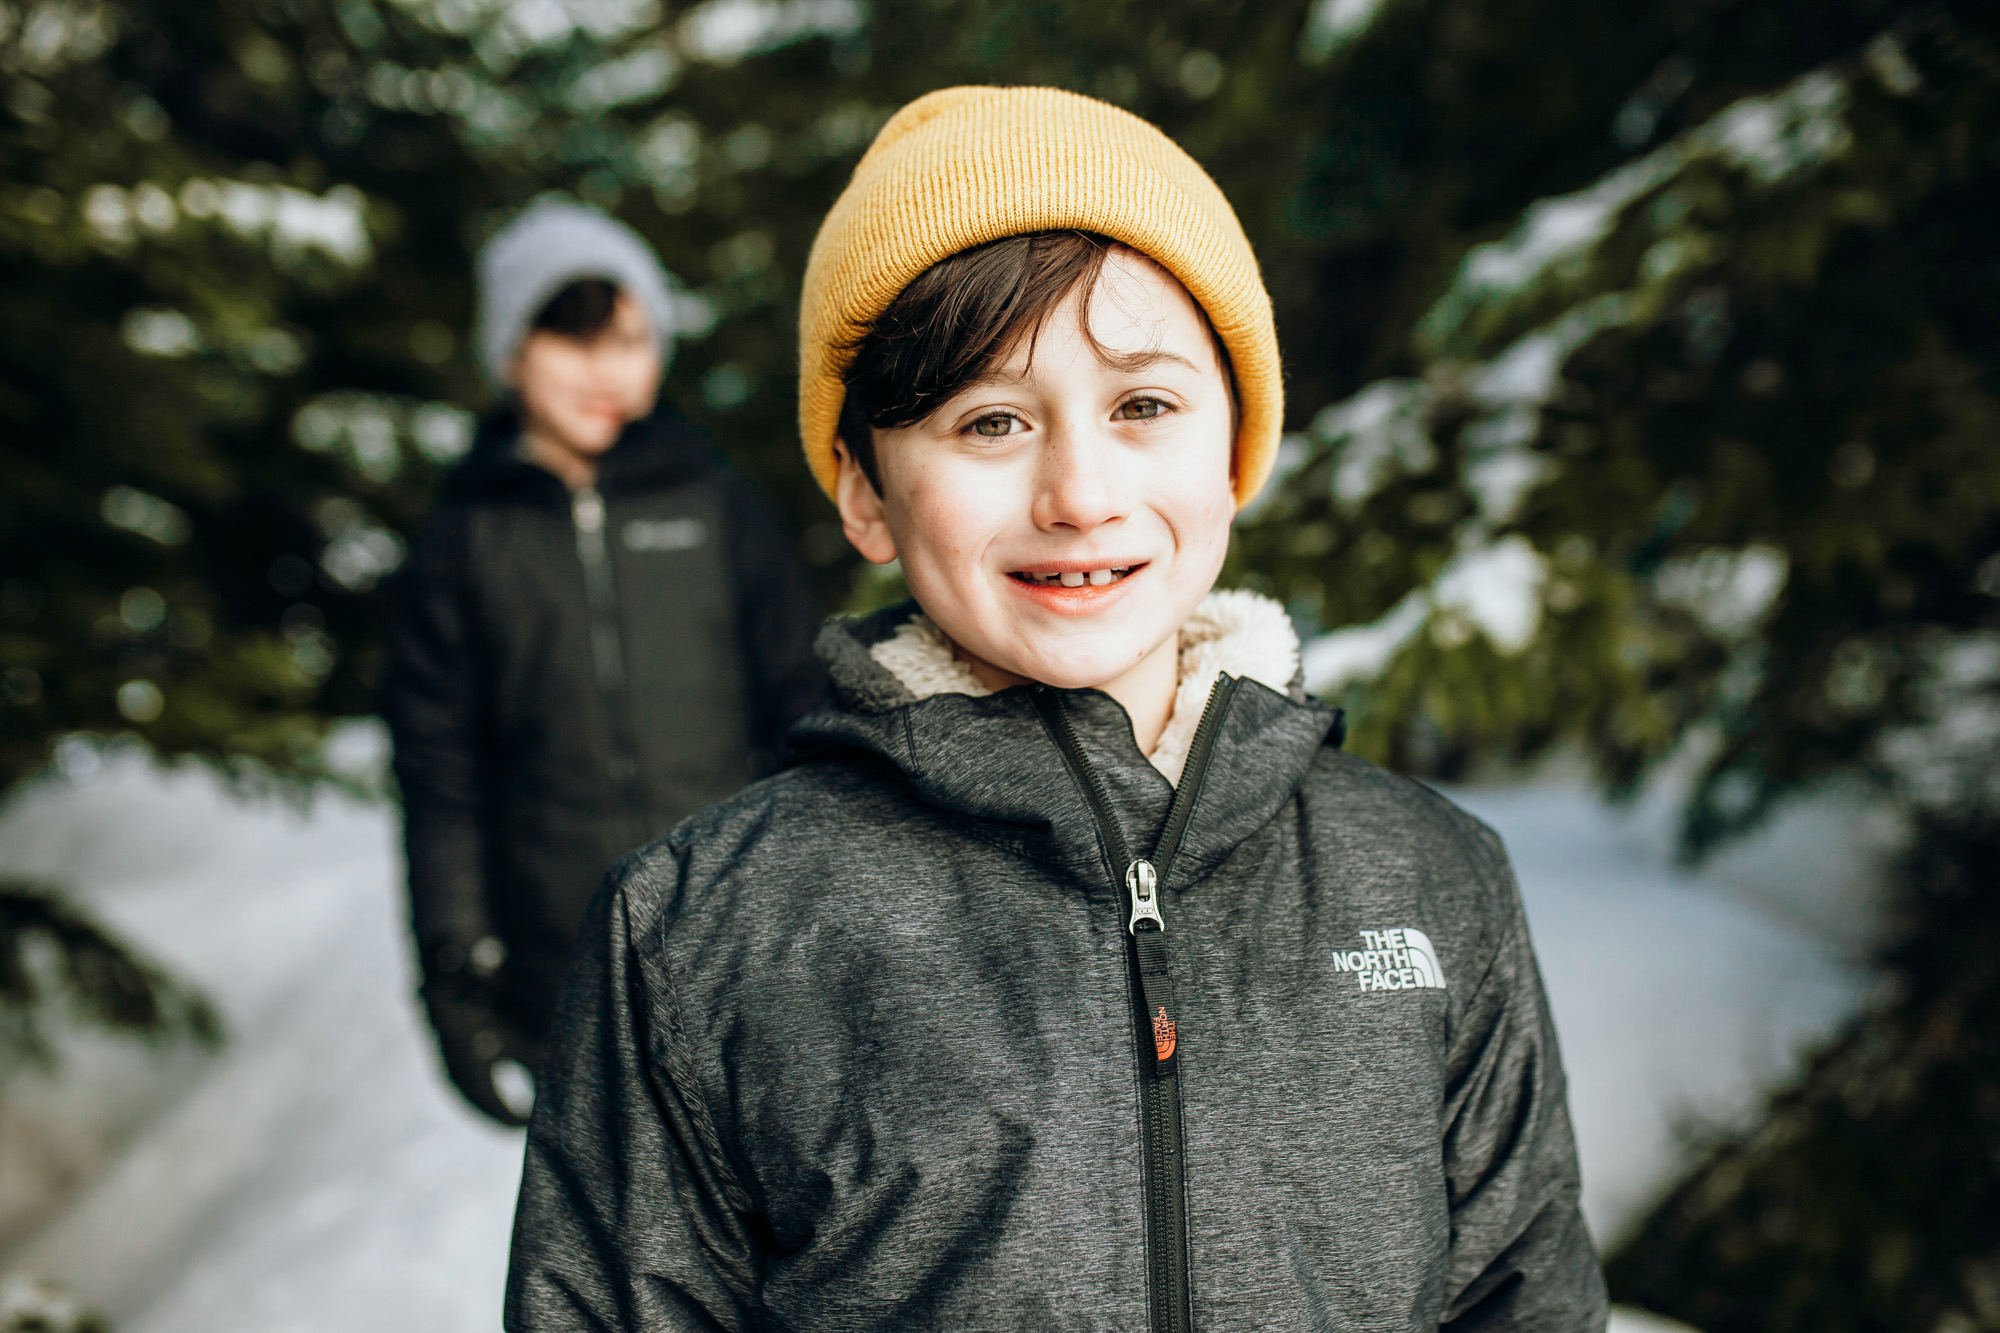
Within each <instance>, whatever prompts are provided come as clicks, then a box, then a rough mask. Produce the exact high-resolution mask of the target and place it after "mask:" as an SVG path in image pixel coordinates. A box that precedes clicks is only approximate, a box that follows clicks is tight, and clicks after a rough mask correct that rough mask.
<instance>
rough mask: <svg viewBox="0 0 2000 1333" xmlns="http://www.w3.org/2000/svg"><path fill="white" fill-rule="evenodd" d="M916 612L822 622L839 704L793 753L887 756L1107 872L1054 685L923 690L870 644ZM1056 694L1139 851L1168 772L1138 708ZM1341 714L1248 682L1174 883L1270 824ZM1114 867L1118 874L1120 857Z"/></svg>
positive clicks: (902, 771)
mask: <svg viewBox="0 0 2000 1333" xmlns="http://www.w3.org/2000/svg"><path fill="white" fill-rule="evenodd" d="M916 610H917V608H916V604H915V603H914V602H904V603H901V604H899V605H897V606H892V607H888V608H886V609H884V610H882V611H878V612H876V613H874V614H873V615H869V616H865V617H861V618H858V619H849V618H844V617H843V618H837V619H834V620H831V621H829V622H828V623H827V625H826V627H825V628H824V629H822V630H821V631H820V636H819V641H818V643H817V645H816V648H817V651H818V653H819V656H820V660H821V661H822V662H823V663H824V664H825V666H826V669H827V674H828V676H829V678H830V679H831V681H832V683H833V687H834V702H833V704H832V705H831V706H830V707H828V708H825V709H822V710H821V711H820V712H817V713H814V714H813V715H811V716H810V717H807V718H806V719H805V720H804V721H802V722H800V723H799V724H798V725H797V726H796V727H794V728H793V730H792V733H791V737H790V740H791V744H792V747H793V752H794V754H795V755H796V756H797V757H798V758H799V760H800V761H802V762H810V761H811V760H812V759H814V758H815V757H830V756H835V755H840V756H842V757H845V758H848V759H850V760H853V759H859V760H860V761H861V762H863V763H868V764H873V765H877V766H886V768H887V769H889V770H892V771H893V774H894V776H895V778H896V780H899V781H901V782H902V783H904V784H905V785H906V786H907V787H908V788H909V789H910V790H911V791H912V793H914V794H915V796H916V797H917V798H918V799H919V800H921V801H922V802H924V803H925V804H926V805H930V806H933V807H935V808H937V809H938V810H940V811H942V812H944V813H945V814H947V815H948V816H950V817H952V818H954V819H956V820H959V821H964V822H965V824H966V831H967V833H968V834H969V835H970V836H973V837H978V838H981V839H982V840H984V841H987V842H997V843H999V844H1001V845H1003V846H1006V847H1008V848H1009V849H1010V850H1013V851H1015V852H1018V853H1019V854H1021V855H1023V856H1026V857H1029V858H1030V859H1032V860H1035V861H1038V862H1042V863H1045V864H1050V865H1059V866H1062V867H1064V868H1066V869H1068V870H1070V871H1071V872H1072V873H1074V874H1077V875H1079V876H1083V877H1093V876H1099V875H1102V874H1104V873H1106V872H1107V871H1108V870H1110V869H1111V867H1110V863H1109V859H1108V855H1109V854H1108V851H1107V849H1105V847H1104V846H1103V844H1102V840H1101V839H1100V837H1099V834H1098V830H1097V825H1096V823H1095V821H1094V819H1093V817H1092V814H1091V811H1090V808H1089V806H1088V804H1087V803H1086V802H1085V800H1084V797H1083V793H1082V791H1081V789H1080V788H1079V787H1078V785H1077V782H1076V780H1075V779H1074V778H1073V777H1072V776H1071V774H1070V772H1069V770H1068V769H1067V767H1066V766H1065V764H1064V761H1063V757H1062V751H1061V750H1060V749H1059V748H1058V747H1057V745H1056V742H1055V739H1054V738H1053V737H1052V736H1051V735H1050V734H1049V732H1048V729H1047V727H1046V726H1045V725H1044V724H1043V722H1042V719H1041V715H1040V713H1039V712H1038V711H1037V709H1036V706H1035V698H1034V695H1035V692H1037V691H1051V687H1050V686H1046V685H1024V686H1017V687H1015V688H1013V689H1007V690H1001V691H999V692H998V693H996V694H990V695H986V696H984V697H980V698H975V697H973V696H971V695H965V694H937V695H932V696H931V697H929V698H926V699H921V700H920V699H917V698H915V697H914V696H912V695H911V693H910V691H909V690H908V689H907V688H906V687H905V686H904V685H903V683H902V682H901V681H899V680H898V679H897V678H896V677H895V675H894V674H892V673H891V672H890V671H889V670H888V669H887V668H886V667H884V666H883V665H882V664H881V663H879V662H877V661H876V660H875V659H874V657H873V656H871V655H870V653H869V649H870V648H872V647H873V646H874V645H876V644H878V643H880V642H882V641H883V640H885V639H887V638H888V637H890V636H891V635H892V634H894V633H895V631H896V629H897V627H898V626H900V625H901V624H902V623H903V622H904V621H906V620H908V619H909V618H910V617H911V616H912V615H914V614H915V613H916ZM1052 692H1054V693H1057V694H1059V695H1060V696H1061V697H1062V700H1063V702H1064V704H1065V705H1066V706H1067V708H1068V710H1069V714H1070V717H1071V719H1072V720H1073V721H1074V723H1075V724H1076V730H1077V734H1078V737H1079V739H1080V740H1081V742H1082V745H1083V749H1084V751H1085V753H1086V756H1087V758H1088V762H1089V763H1090V765H1091V767H1092V769H1093V770H1094V771H1095V772H1096V773H1097V775H1098V777H1099V779H1100V780H1101V781H1102V782H1103V784H1104V786H1105V788H1106V789H1107V791H1108V792H1109V794H1110V796H1111V800H1112V804H1113V805H1114V807H1115V808H1116V810H1117V811H1118V816H1119V821H1120V824H1121V831H1122V833H1123V835H1124V839H1125V842H1126V844H1127V846H1128V847H1129V848H1130V849H1131V851H1132V854H1133V855H1134V856H1148V855H1150V854H1151V852H1152V848H1153V847H1154V845H1155V844H1156V843H1157V841H1158V839H1159V835H1160V830H1161V828H1162V826H1163V825H1164V823H1165V821H1166V815H1167V809H1168V806H1169V805H1170V804H1171V803H1172V800H1173V797H1174V788H1173V786H1172V784H1170V783H1169V782H1168V781H1167V779H1166V778H1165V777H1164V776H1163V775H1162V774H1161V773H1160V771H1159V770H1158V769H1156V768H1154V767H1153V766H1152V764H1151V763H1149V762H1148V761H1147V759H1146V756H1145V755H1144V754H1143V753H1142V752H1141V751H1140V749H1139V746H1138V742H1137V741H1136V740H1135V739H1134V737H1133V734H1132V722H1131V718H1130V717H1129V716H1128V715H1127V714H1126V712H1125V710H1124V708H1123V707H1121V706H1120V705H1119V704H1118V702H1117V701H1116V700H1114V699H1113V698H1111V696H1110V695H1108V694H1105V693H1104V692H1103V691H1101V690H1094V689H1090V690H1061V691H1052ZM1339 723H1340V710H1338V709H1336V708H1332V707H1329V706H1328V705H1326V704H1323V703H1320V702H1318V701H1317V700H1310V699H1307V700H1294V699H1291V698H1288V697H1286V696H1285V695H1283V694H1280V693H1278V692H1277V691H1275V690H1272V689H1269V688H1267V687H1266V686H1264V685H1261V684H1259V683H1258V682H1256V681H1253V680H1243V681H1240V682H1239V683H1238V684H1237V686H1236V688H1235V691H1234V694H1233V697H1232V699H1231V702H1230V704H1229V710H1228V714H1227V716H1226V717H1225V718H1224V719H1223V723H1222V727H1221V729H1220V731H1218V732H1217V734H1216V740H1215V747H1214V750H1213V754H1212V757H1211V759H1210V762H1209V764H1208V767H1207V770H1206V772H1205V774H1204V775H1202V776H1201V778H1200V781H1201V788H1200V790H1199V791H1198V793H1197V794H1196V805H1195V808H1194V813H1193V817H1192V819H1191V820H1190V821H1189V824H1188V829H1187V833H1186V836H1185V839H1184V840H1183V842H1182V844H1181V850H1180V856H1179V859H1178V860H1177V862H1176V865H1175V869H1174V871H1173V879H1174V881H1175V882H1177V883H1178V884H1182V885H1186V884H1190V883H1192V882H1193V881H1195V880H1196V879H1199V878H1200V877H1202V876H1204V875H1206V874H1207V873H1208V872H1209V871H1210V870H1212V869H1214V868H1215V867H1216V866H1217V865H1220V864H1221V863H1222V861H1223V860H1225V859H1226V858H1227V857H1228V855H1229V854H1230V852H1232V851H1233V850H1235V848H1236V847H1237V846H1238V845H1239V844H1240V843H1242V842H1243V840H1244V839H1246V838H1247V837H1249V836H1250V835H1251V834H1252V833H1254V832H1256V831H1257V830H1258V829H1260V828H1262V827H1263V826H1264V825H1265V824H1266V823H1268V822H1269V821H1270V820H1271V818H1272V817H1273V816H1274V815H1276V814H1277V812H1278V810H1279V808H1280V807H1281V806H1283V805H1284V804H1285V803H1286V802H1287V801H1290V800H1291V799H1293V796H1294V794H1295V793H1296V792H1297V791H1298V788H1299V784H1300V783H1301V782H1302V781H1303V780H1304V778H1305V776H1306V772H1307V770H1308V769H1310V768H1311V766H1312V763H1313V760H1314V758H1315V757H1316V756H1317V755H1318V753H1319V751H1320V749H1321V748H1322V747H1323V746H1326V745H1329V744H1332V745H1338V743H1339V736H1340V732H1339ZM1183 780H1187V779H1186V778H1184V779H1183ZM1116 870H1117V875H1118V876H1122V875H1123V873H1124V867H1122V866H1120V867H1117V868H1116ZM1098 882H1102V881H1098Z"/></svg>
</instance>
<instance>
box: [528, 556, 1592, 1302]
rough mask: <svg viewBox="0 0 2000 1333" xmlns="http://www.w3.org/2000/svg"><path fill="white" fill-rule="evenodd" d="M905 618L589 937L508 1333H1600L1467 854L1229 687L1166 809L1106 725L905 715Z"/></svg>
mask: <svg viewBox="0 0 2000 1333" xmlns="http://www.w3.org/2000/svg"><path fill="white" fill-rule="evenodd" d="M1223 596H1228V594H1223ZM1235 596H1238V597H1243V596H1247V594H1235ZM1204 605H1206V604H1204ZM1264 605H1265V606H1267V607H1269V608H1270V611H1271V613H1272V614H1274V615H1276V616H1279V617H1282V612H1281V611H1279V610H1278V609H1277V608H1276V607H1275V606H1272V605H1271V604H1269V603H1264ZM912 616H913V612H912V609H911V608H910V607H908V606H907V605H906V606H904V607H901V608H895V609H892V610H890V611H887V612H883V613H879V614H877V615H875V616H873V617H870V618H868V619H865V620H861V621H849V622H841V621H837V622H834V623H833V624H832V625H830V626H829V627H828V629H827V630H825V631H824V632H823V633H822V635H821V639H820V644H821V652H822V655H823V656H824V657H825V658H826V660H827V661H828V662H829V665H830V667H831V669H832V674H833V680H834V683H835V686H836V689H837V691H838V701H837V704H836V705H835V706H833V707H831V708H829V709H828V710H826V711H823V712H820V713H818V714H816V715H815V716H813V717H811V718H810V719H808V720H807V721H805V722H804V723H802V724H801V725H800V726H799V727H798V728H797V729H795V731H794V733H793V739H794V741H795V743H796V744H797V745H798V746H799V747H800V748H801V751H802V753H803V758H802V759H801V761H800V762H799V763H798V764H797V765H796V766H794V767H792V768H790V769H788V770H787V771H785V772H784V773H782V774H780V775H777V776H775V777H772V778H770V779H768V780H766V781H763V782H761V783H759V784H757V785H755V786H753V787H751V788H749V789H748V790H746V791H744V792H742V793H740V794H739V795H737V796H735V797H733V798H732V799H730V800H728V801H725V802H723V803H722V804H720V805H717V806H714V807H711V808H710V809H708V810H706V811H703V812H702V813H701V814H700V815H698V816H696V817H694V818H693V819H690V820H689V821H688V822H687V823H685V824H683V825H682V826H681V827H680V828H678V829H676V830H675V831H674V832H673V833H672V834H671V835H670V836H668V837H667V838H665V839H663V840H661V841H659V842H657V843H655V844H654V845H652V846H651V847H649V848H647V849H646V850H645V851H644V852H642V853H639V854H637V855H635V856H633V857H632V858H630V859H629V860H627V861H626V862H625V863H624V864H623V865H622V866H621V867H620V868H619V869H618V870H617V871H616V872H615V874H614V875H613V876H612V878H611V880H610V881H609V883H608V885H607V890H606V892H605V893H604V894H603V895H601V896H600V898H599V899H598V901H597V903H596V904H595V906H594V907H593V909H592V915H591V919H590V924H589V926H588V928H587V931H586V935H585V939H584V941H583V944H582V946H581V948H580V952H579V957H578V963H577V971H576V972H575V973H574V975H573V976H572V979H571V983H570V989H569V991H568V993H567V995H566V997H565V999H564V1002H563V1006H562V1009H561V1011H560V1014H559V1017H558V1021H557V1030H556V1035H555V1038H554V1041H553V1045H552V1050H551V1056H550V1059H549V1062H548V1064H547V1067H546V1069H545V1074H544V1081H543V1085H542V1096H541V1101H540V1103H539V1105H538V1106H537V1108H536V1111H535V1115H534V1119H533V1121H532V1123H531V1125H530V1128H529V1135H528V1149H527V1162H526V1170H525V1174H524V1177H523V1180H522V1186H521V1197H520V1206H519V1212H518V1214H517V1217H516V1221H515V1233H514V1251H513V1262H512V1271H511V1274H510V1278H509V1290H508V1298H507V1307H506V1326H507V1328H508V1329H510V1330H512V1331H513V1333H556V1331H558V1330H565V1331H566V1330H582V1329H592V1330H607V1329H630V1330H638V1329H646V1330H664V1329H717V1328H721V1329H732V1330H736V1329H753V1328H754V1329H785V1330H814V1331H817V1330H836V1329H838V1330H861V1329H871V1330H873V1329H1051V1330H1053V1329H1066V1330H1084V1329H1105V1330H1111V1329H1116V1330H1139V1329H1152V1330H1156V1331H1160V1333H1166V1331H1170V1330H1184V1329H1203V1330H1224V1329H1287V1330H1289V1329H1325V1330H1360V1329H1370V1330H1391V1329H1394V1330H1432V1329H1437V1328H1440V1327H1442V1328H1449V1329H1454V1330H1474V1329H1477V1330H1498V1329H1523V1330H1525V1329H1534V1330H1539V1331H1543V1333H1547V1331H1549V1330H1598V1329H1601V1328H1603V1327H1604V1323H1605V1318H1606V1306H1605V1296H1604V1288H1603V1283H1602V1280H1601V1277H1600V1274H1599V1269H1598V1265H1597V1261H1596V1257H1595V1255H1594V1253H1593V1250H1592V1246H1591V1242H1590V1239H1589V1237H1588V1235H1587V1234H1586V1232H1585V1230H1584V1225H1583V1221H1582V1218H1581V1215H1580V1213H1579V1210H1578V1180H1577V1165H1576V1156H1575V1150H1574V1147H1573V1143H1572V1136H1571V1130H1570V1123H1569V1119H1568V1114H1567V1110H1566V1106H1565V1102H1564V1086H1563V1075H1562V1068H1561V1061H1560V1059H1559V1056H1558V1054H1557V1049H1556V1037H1555V1032H1554V1030H1553V1028H1552V1027H1551V1024H1550V1019H1549V1012H1548V1007H1547V1004H1546V1002H1545V1000H1544V997H1543V993H1542V988H1541V983H1540V980H1539V977H1538V974H1537V971H1536V966H1535V959H1534V954H1533V951H1532V949H1531V947H1530V945H1529V940H1528V933H1527V927H1526V924H1525V922H1524V920H1523V917H1522V911H1521V903H1520V899H1519V896H1518V894H1517V892H1516V889H1515V885H1514V882H1513V879H1512V876H1511V874H1510V872H1509V869H1508V865H1507V859H1506V856H1505V853H1504V852H1503V850H1502V848H1501V845H1500V843H1499V840H1498V839H1497V838H1496V837H1495V836H1494V835H1493V833H1492V832H1491V831H1489V830H1488V829H1486V828H1485V827H1484V826H1483V825H1481V824H1479V823H1478V822H1477V821H1476V820H1474V819H1472V818H1471V817H1469V816H1468V815H1466V814H1464V813H1463V812H1461V811H1460V810H1458V809H1457V808H1455V807H1454V806H1453V805H1452V804H1451V803H1450V802H1448V801H1446V800H1445V799H1444V798H1443V797H1441V796H1439V795H1437V794H1436V793H1434V792H1432V791H1430V790H1428V789H1426V788H1425V787H1422V786H1420V785H1418V784H1416V783H1414V782H1410V781H1407V780H1405V779H1402V778H1399V777H1396V776H1393V775H1391V774H1389V773H1385V772H1383V771H1382V770H1380V769H1378V768H1376V767H1374V766H1373V765H1371V764H1368V763H1365V762H1363V761H1361V760H1358V759H1355V758H1353V757H1351V756H1349V755H1347V754H1345V753H1343V752H1342V751H1341V749H1340V747H1339V738H1340V727H1339V722H1338V714H1337V712H1336V711H1335V710H1333V709H1331V708H1329V707H1327V706H1325V705H1322V704H1319V703H1317V702H1313V701H1310V700H1307V699H1304V698H1302V697H1300V696H1299V695H1297V694H1296V693H1291V692H1287V691H1284V690H1280V689H1273V688H1271V687H1270V686H1269V685H1268V684H1265V683H1260V682H1259V681H1258V680H1255V679H1246V678H1239V677H1237V676H1232V675H1231V674H1229V673H1228V671H1227V670H1224V671H1222V672H1221V673H1220V674H1217V675H1215V682H1216V683H1215V685H1214V687H1213V689H1212V690H1210V691H1208V692H1207V693H1206V699H1207V702H1206V706H1205V707H1203V708H1201V709H1200V710H1199V717H1200V725H1199V727H1197V728H1196V729H1195V731H1194V732H1193V734H1192V736H1191V738H1190V739H1189V741H1188V744H1187V747H1186V757H1185V767H1184V768H1182V769H1180V771H1179V781H1178V786H1176V785H1174V784H1173V783H1170V782H1169V781H1168V779H1167V777H1166V776H1164V775H1163V774H1162V772H1161V771H1160V770H1159V769H1158V768H1156V767H1155V766H1154V765H1153V764H1152V763H1149V762H1148V759H1147V757H1146V756H1144V755H1142V754H1141V753H1140V751H1139V750H1138V748H1137V746H1136V744H1135V742H1134V739H1133V735H1132V729H1131V725H1130V723H1129V721H1128V719H1127V717H1126V715H1125V713H1124V711H1123V710H1122V709H1121V708H1120V707H1119V706H1118V704H1116V703H1115V702H1114V701H1113V700H1112V699H1110V698H1109V697H1108V696H1106V695H1104V694H1102V693H1100V692H1097V691H1094V690H1078V691H1058V690H1053V689H1050V688H1048V687H1045V686H1024V687H1018V688H1014V689H1009V690H1005V691H1003V692H1001V693H998V694H992V695H989V696H987V697H973V696H972V695H970V694H967V693H958V692H949V691H947V692H939V693H933V694H930V695H929V697H923V698H918V697H916V695H915V693H913V691H912V689H911V688H910V685H909V683H908V682H909V681H911V680H914V679H917V674H916V673H914V672H911V671H907V670H904V671H898V672H892V671H891V670H889V669H888V668H887V667H885V666H884V661H885V659H889V658H890V656H891V654H890V652H889V648H890V647H891V646H892V645H894V644H897V643H899V642H900V641H901V640H902V639H903V638H905V637H906V631H905V627H906V626H907V625H908V624H910V623H911V620H912ZM1285 632H1286V634H1287V635H1289V630H1286V631H1285ZM1291 651H1292V654H1293V656H1292V661H1293V662H1295V661H1296V639H1292V640H1291ZM1190 657H1191V654H1190V652H1189V648H1188V644H1187V640H1186V638H1185V636H1184V638H1183V646H1182V659H1181V660H1182V665H1183V687H1184V688H1183V695H1182V697H1185V696H1186V692H1187V691H1186V686H1187V684H1188V679H1187V675H1186V673H1187V668H1188V663H1189V661H1190ZM1180 720H1181V718H1180V715H1179V706H1178V704H1177V711H1176V723H1178V722H1180Z"/></svg>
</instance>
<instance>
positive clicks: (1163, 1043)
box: [1153, 1004, 1174, 1064]
mask: <svg viewBox="0 0 2000 1333" xmlns="http://www.w3.org/2000/svg"><path fill="white" fill-rule="evenodd" d="M1153 1050H1154V1052H1155V1053H1156V1054H1157V1055H1158V1057H1159V1060H1160V1062H1161V1063H1162V1064H1164V1063H1166V1062H1167V1061H1168V1060H1171V1059H1173V1058H1174V1020H1173V1019H1171V1018H1168V1017H1167V1006H1165V1005H1164V1004H1163V1005H1161V1006H1160V1012H1159V1013H1157V1014H1154V1015H1153Z"/></svg>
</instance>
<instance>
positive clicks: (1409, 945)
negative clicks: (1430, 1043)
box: [1333, 926, 1444, 991]
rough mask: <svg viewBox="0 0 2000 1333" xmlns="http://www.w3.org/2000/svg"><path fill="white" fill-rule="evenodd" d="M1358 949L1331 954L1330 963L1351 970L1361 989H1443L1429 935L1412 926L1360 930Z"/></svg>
mask: <svg viewBox="0 0 2000 1333" xmlns="http://www.w3.org/2000/svg"><path fill="white" fill-rule="evenodd" d="M1361 945H1362V947H1361V948H1359V949H1349V950H1348V951H1347V952H1345V953H1342V952H1341V951H1340V950H1338V949H1336V950H1334V953H1333V965H1334V967H1335V968H1337V969H1338V970H1340V971H1342V972H1353V973H1355V974H1356V976H1357V977H1358V979H1359V981H1360V985H1361V989H1362V990H1367V991H1376V990H1420V989H1426V988H1428V989H1435V990H1443V989H1444V969H1443V968H1442V967H1440V966H1438V957H1437V949H1436V948H1435V947H1433V946H1432V944H1431V937H1430V936H1428V935H1426V934H1424V932H1422V931H1421V930H1418V929H1417V928H1416V927H1415V926H1399V927H1397V928H1396V929H1394V930H1364V931H1362V932H1361Z"/></svg>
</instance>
